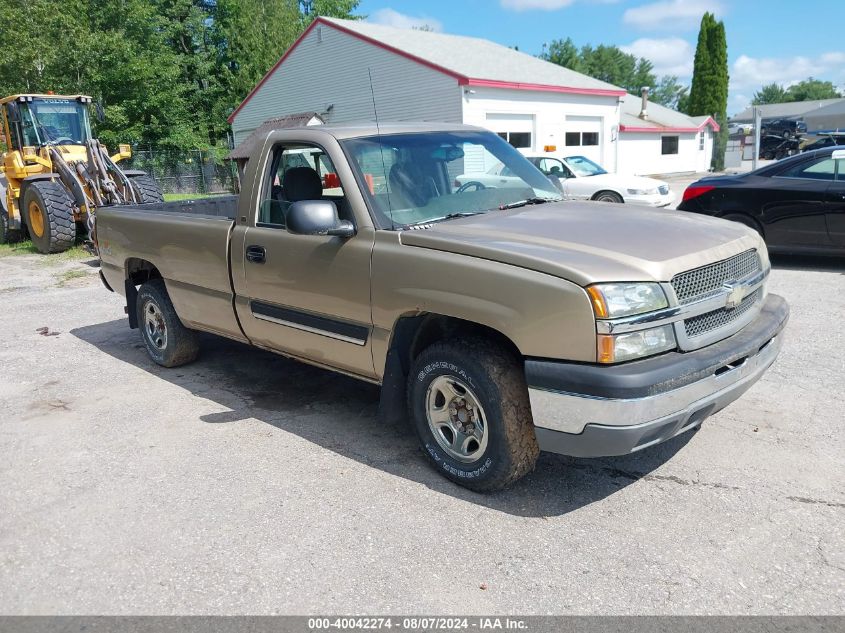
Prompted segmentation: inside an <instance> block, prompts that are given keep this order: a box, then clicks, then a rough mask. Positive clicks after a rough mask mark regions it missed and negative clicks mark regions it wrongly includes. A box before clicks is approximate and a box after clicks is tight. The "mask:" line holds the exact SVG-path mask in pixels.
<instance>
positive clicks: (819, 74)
mask: <svg viewBox="0 0 845 633" xmlns="http://www.w3.org/2000/svg"><path fill="white" fill-rule="evenodd" d="M808 77H814V78H815V79H821V80H823V81H832V82H833V83H834V85H840V84H841V83H842V82H843V81H845V52H841V51H834V52H830V53H824V54H822V55H819V56H818V57H804V56H801V55H799V56H797V57H749V56H748V55H740V56H739V57H737V58H736V61H734V63H733V66H731V88H734V89H737V90H742V89H745V90H757V89H758V88H760V87H761V86H764V85H765V84H770V83H778V84H781V85H783V86H785V87H789V86H791V85H793V84H797V83H798V82H799V81H802V80H804V79H807V78H808Z"/></svg>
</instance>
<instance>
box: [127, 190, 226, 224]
mask: <svg viewBox="0 0 845 633" xmlns="http://www.w3.org/2000/svg"><path fill="white" fill-rule="evenodd" d="M110 208H112V209H126V208H131V209H132V210H135V211H145V212H148V213H184V214H189V215H194V216H197V215H198V216H208V217H216V218H228V219H230V220H234V219H235V215H236V214H237V211H238V196H237V195H228V196H211V197H208V198H197V199H194V200H175V201H173V202H154V203H150V204H141V205H131V206H130V205H125V206H124V205H119V206H115V207H110Z"/></svg>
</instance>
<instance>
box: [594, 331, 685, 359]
mask: <svg viewBox="0 0 845 633" xmlns="http://www.w3.org/2000/svg"><path fill="white" fill-rule="evenodd" d="M675 347H676V343H675V332H674V330H673V329H672V326H671V325H661V326H660V327H655V328H650V329H648V330H638V331H637V332H629V333H627V334H617V335H615V336H613V335H610V334H600V335H599V337H598V361H599V362H600V363H621V362H622V361H626V360H633V359H635V358H643V357H645V356H653V355H654V354H659V353H660V352H668V351H669V350H671V349H675Z"/></svg>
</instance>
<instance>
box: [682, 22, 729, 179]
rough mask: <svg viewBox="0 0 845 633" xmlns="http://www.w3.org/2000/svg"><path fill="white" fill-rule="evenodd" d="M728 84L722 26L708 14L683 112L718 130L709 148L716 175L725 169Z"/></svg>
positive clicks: (724, 39) (699, 36) (724, 38)
mask: <svg viewBox="0 0 845 633" xmlns="http://www.w3.org/2000/svg"><path fill="white" fill-rule="evenodd" d="M728 80H729V76H728V44H727V38H726V36H725V25H724V23H723V22H722V21H717V20H716V18H715V16H714V15H713V14H712V13H709V12H708V13H705V14H704V16H703V17H702V18H701V28H700V29H699V32H698V44H697V46H696V49H695V61H694V63H693V75H692V86H691V87H690V94H689V99H688V101H687V103H686V112H687V114H689V115H690V116H712V117H713V118H714V119H715V120H716V122H717V123H718V124H719V125H720V126H721V131H720V132H719V134H718V135H717V137H716V143H715V144H714V148H713V168H714V169H715V170H717V171H721V170H722V169H724V166H725V147H726V145H727V139H728V134H727V127H728V126H727V107H728Z"/></svg>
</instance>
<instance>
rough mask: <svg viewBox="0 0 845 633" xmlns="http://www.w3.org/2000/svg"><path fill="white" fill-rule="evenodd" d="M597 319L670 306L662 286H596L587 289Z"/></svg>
mask: <svg viewBox="0 0 845 633" xmlns="http://www.w3.org/2000/svg"><path fill="white" fill-rule="evenodd" d="M587 293H588V294H589V295H590V299H591V300H592V302H593V310H594V311H595V313H596V318H597V319H616V318H619V317H625V316H631V315H633V314H642V313H643V312H652V311H654V310H660V309H661V308H666V307H668V306H669V302H668V301H666V295H665V294H664V293H663V289H662V288H661V287H660V284H652V283H626V284H596V285H595V286H590V287H589V288H587Z"/></svg>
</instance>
